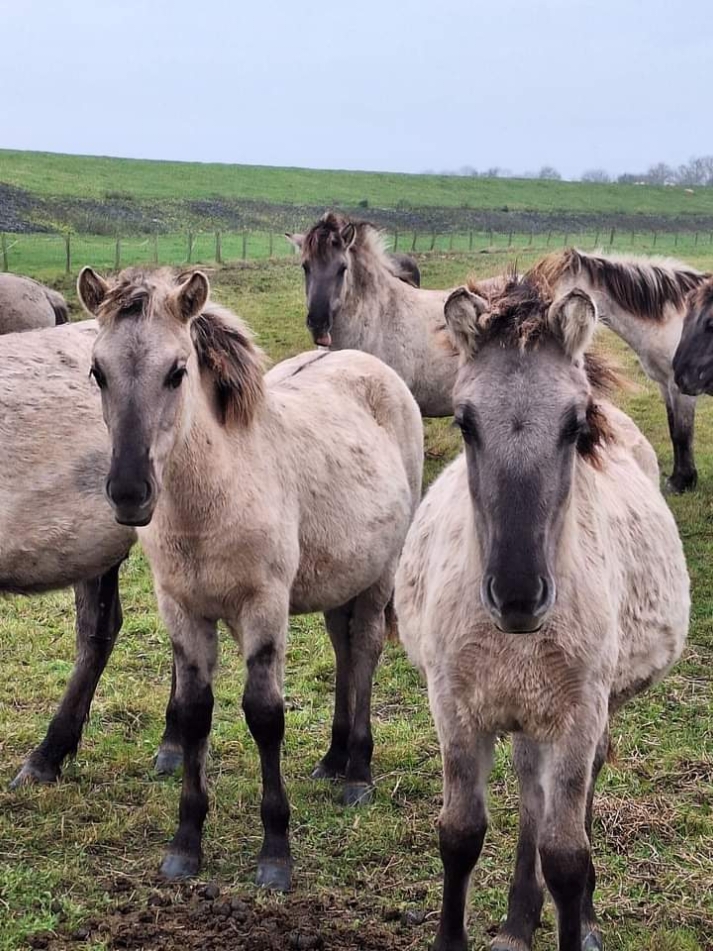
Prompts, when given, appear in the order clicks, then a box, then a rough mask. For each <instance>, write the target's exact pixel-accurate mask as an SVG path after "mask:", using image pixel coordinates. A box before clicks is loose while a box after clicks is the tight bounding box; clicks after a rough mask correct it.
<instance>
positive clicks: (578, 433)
mask: <svg viewBox="0 0 713 951" xmlns="http://www.w3.org/2000/svg"><path fill="white" fill-rule="evenodd" d="M588 431H589V424H588V423H587V421H586V419H580V418H579V417H578V416H572V417H571V418H570V419H568V420H567V422H566V423H565V424H564V426H563V427H562V432H561V434H560V439H561V441H562V442H563V443H570V444H573V443H576V442H577V441H578V440H579V439H582V438H584V437H586V436H587V434H588Z"/></svg>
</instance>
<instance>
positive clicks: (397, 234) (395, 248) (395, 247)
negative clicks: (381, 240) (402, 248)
mask: <svg viewBox="0 0 713 951" xmlns="http://www.w3.org/2000/svg"><path fill="white" fill-rule="evenodd" d="M398 250H399V233H398V231H394V251H398Z"/></svg>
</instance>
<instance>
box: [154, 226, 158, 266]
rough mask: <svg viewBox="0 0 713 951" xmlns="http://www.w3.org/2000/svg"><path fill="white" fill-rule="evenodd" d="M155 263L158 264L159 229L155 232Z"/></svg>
mask: <svg viewBox="0 0 713 951" xmlns="http://www.w3.org/2000/svg"><path fill="white" fill-rule="evenodd" d="M153 263H154V264H158V231H154V233H153Z"/></svg>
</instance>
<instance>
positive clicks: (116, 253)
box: [114, 235, 121, 271]
mask: <svg viewBox="0 0 713 951" xmlns="http://www.w3.org/2000/svg"><path fill="white" fill-rule="evenodd" d="M120 268H121V238H120V237H119V235H117V236H116V247H115V248H114V270H115V271H118V270H119V269H120Z"/></svg>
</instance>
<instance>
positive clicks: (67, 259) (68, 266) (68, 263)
mask: <svg viewBox="0 0 713 951" xmlns="http://www.w3.org/2000/svg"><path fill="white" fill-rule="evenodd" d="M69 241H70V238H69V231H68V232H67V233H66V234H65V236H64V273H65V274H71V273H72V251H71V248H70V244H69Z"/></svg>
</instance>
